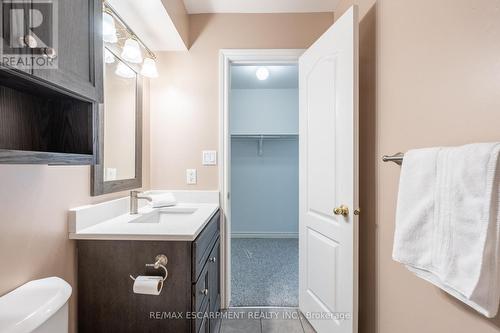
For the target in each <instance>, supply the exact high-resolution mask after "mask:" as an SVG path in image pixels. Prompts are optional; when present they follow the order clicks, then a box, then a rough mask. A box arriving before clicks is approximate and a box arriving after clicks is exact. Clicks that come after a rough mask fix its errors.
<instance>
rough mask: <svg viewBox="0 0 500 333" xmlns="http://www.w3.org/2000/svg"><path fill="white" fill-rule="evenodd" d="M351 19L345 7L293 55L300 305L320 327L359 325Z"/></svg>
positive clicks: (344, 331)
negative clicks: (297, 116)
mask: <svg viewBox="0 0 500 333" xmlns="http://www.w3.org/2000/svg"><path fill="white" fill-rule="evenodd" d="M357 25H358V20H357V8H356V7H351V8H350V9H349V10H348V11H347V12H346V13H345V14H344V15H343V16H342V17H341V18H339V19H338V20H337V21H336V23H335V24H334V25H333V26H332V27H330V29H329V30H328V31H326V32H325V33H324V34H323V35H322V36H321V37H320V38H319V39H318V40H317V41H316V42H315V43H314V44H313V45H312V46H311V47H310V48H309V49H308V50H307V51H306V52H305V53H304V54H303V55H302V56H301V58H300V60H299V95H300V133H299V134H300V135H299V140H300V144H299V152H300V161H299V164H300V171H299V178H300V194H299V263H300V267H299V270H300V273H299V288H300V294H299V307H300V309H301V311H302V312H303V313H304V314H305V315H306V316H308V319H309V321H310V323H311V324H312V325H313V327H314V328H315V329H316V330H317V332H319V333H323V332H324V333H326V332H339V333H352V332H357V278H358V276H357V269H358V268H357V261H358V254H357V247H358V243H357V237H358V235H357V233H358V229H357V216H356V215H354V214H353V211H354V209H357V208H358V206H357V205H358V189H357V186H358V174H357V173H358V171H357V170H358V165H357V163H358V162H357V158H358V157H357V154H358V147H357V126H358V120H357V117H358V81H357V66H358V58H357V57H358V53H357ZM341 205H345V206H347V207H348V209H349V212H345V213H344V214H342V213H343V212H342V211H337V212H335V208H337V207H340V206H341ZM337 214H339V215H337ZM325 313H326V314H325ZM319 314H323V317H322V318H319V317H318V315H319ZM324 315H326V316H327V319H326V320H325V317H324Z"/></svg>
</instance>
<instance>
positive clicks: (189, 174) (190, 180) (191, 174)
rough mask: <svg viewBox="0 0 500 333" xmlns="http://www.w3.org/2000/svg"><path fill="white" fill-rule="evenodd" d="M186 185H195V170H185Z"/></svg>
mask: <svg viewBox="0 0 500 333" xmlns="http://www.w3.org/2000/svg"><path fill="white" fill-rule="evenodd" d="M186 184H188V185H195V184H196V169H186Z"/></svg>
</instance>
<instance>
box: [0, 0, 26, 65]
mask: <svg viewBox="0 0 500 333" xmlns="http://www.w3.org/2000/svg"><path fill="white" fill-rule="evenodd" d="M0 5H1V7H0V13H1V24H0V30H1V34H0V35H1V37H2V40H1V43H2V47H1V51H2V54H1V55H2V60H1V62H0V63H1V65H2V66H5V67H6V68H9V69H16V70H19V71H23V72H26V73H28V74H31V66H30V64H29V61H28V59H29V57H30V56H31V49H30V48H29V47H28V46H27V45H26V44H25V42H24V40H25V39H24V37H25V36H26V35H27V34H28V29H29V27H28V22H29V12H30V9H31V8H30V7H31V5H30V2H28V1H26V2H14V1H11V2H7V1H2V2H1V3H0ZM4 57H5V58H4ZM22 64H25V65H22ZM20 65H21V66H20Z"/></svg>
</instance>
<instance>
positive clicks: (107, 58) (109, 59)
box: [104, 48, 115, 64]
mask: <svg viewBox="0 0 500 333" xmlns="http://www.w3.org/2000/svg"><path fill="white" fill-rule="evenodd" d="M104 62H105V63H107V64H112V63H114V62H115V56H114V55H113V53H111V52H110V51H109V50H108V49H106V48H104Z"/></svg>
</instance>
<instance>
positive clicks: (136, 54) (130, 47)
mask: <svg viewBox="0 0 500 333" xmlns="http://www.w3.org/2000/svg"><path fill="white" fill-rule="evenodd" d="M121 57H122V59H123V60H126V61H128V62H131V63H134V64H140V63H141V62H142V53H141V48H140V46H139V42H137V41H136V40H135V39H132V38H129V39H127V40H126V41H125V45H124V46H123V51H122V54H121Z"/></svg>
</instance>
